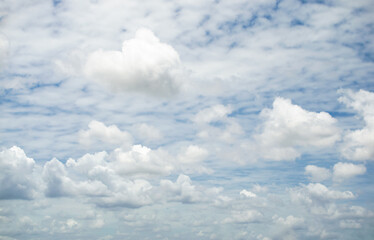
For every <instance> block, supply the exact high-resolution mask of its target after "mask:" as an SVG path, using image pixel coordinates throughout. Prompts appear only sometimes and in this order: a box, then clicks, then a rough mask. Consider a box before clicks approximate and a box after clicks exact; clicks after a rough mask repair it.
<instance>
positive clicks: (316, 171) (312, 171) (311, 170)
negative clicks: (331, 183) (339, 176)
mask: <svg viewBox="0 0 374 240" xmlns="http://www.w3.org/2000/svg"><path fill="white" fill-rule="evenodd" d="M305 174H306V175H308V178H309V179H310V180H311V181H313V182H322V181H324V180H327V179H329V178H330V177H331V172H330V170H329V169H327V168H323V167H317V166H314V165H308V166H306V167H305Z"/></svg>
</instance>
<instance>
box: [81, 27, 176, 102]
mask: <svg viewBox="0 0 374 240" xmlns="http://www.w3.org/2000/svg"><path fill="white" fill-rule="evenodd" d="M84 71H85V74H86V76H87V77H89V78H92V79H95V80H96V81H98V82H100V83H103V84H105V85H108V86H109V87H110V88H111V89H112V90H114V91H134V92H142V93H146V94H149V95H153V96H171V95H174V94H176V93H177V92H178V91H179V87H180V83H181V82H180V81H181V79H180V77H181V63H180V59H179V55H178V53H177V52H176V51H175V50H174V48H173V47H171V46H169V45H168V44H166V43H162V42H160V40H159V39H158V38H157V37H156V36H155V35H154V33H153V32H152V31H150V30H149V29H139V30H138V31H136V33H135V37H134V38H133V39H130V40H126V41H124V42H123V44H122V51H104V50H98V51H96V52H93V53H92V54H91V55H90V56H89V57H88V59H87V62H86V66H85V69H84Z"/></svg>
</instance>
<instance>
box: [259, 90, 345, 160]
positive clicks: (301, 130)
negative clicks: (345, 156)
mask: <svg viewBox="0 0 374 240" xmlns="http://www.w3.org/2000/svg"><path fill="white" fill-rule="evenodd" d="M261 116H262V118H263V119H264V120H265V121H264V123H263V125H262V133H260V134H259V135H257V136H255V140H256V141H257V143H258V144H259V146H260V147H261V148H262V149H263V151H262V157H263V158H265V159H272V160H292V159H295V158H297V157H299V156H300V152H299V151H298V150H297V149H296V148H297V147H328V146H332V145H333V144H334V143H335V142H336V141H337V140H338V139H339V138H340V134H339V129H338V128H337V127H336V126H335V123H336V119H334V118H333V117H331V116H330V114H328V113H326V112H320V113H316V112H309V111H307V110H304V109H302V108H301V107H300V106H297V105H294V104H292V103H291V100H289V99H284V98H280V97H278V98H276V99H275V100H274V102H273V109H264V110H262V112H261Z"/></svg>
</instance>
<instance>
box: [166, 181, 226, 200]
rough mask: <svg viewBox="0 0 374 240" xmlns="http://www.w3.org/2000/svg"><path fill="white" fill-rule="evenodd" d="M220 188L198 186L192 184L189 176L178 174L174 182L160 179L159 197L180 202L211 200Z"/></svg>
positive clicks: (215, 196) (217, 196)
mask: <svg viewBox="0 0 374 240" xmlns="http://www.w3.org/2000/svg"><path fill="white" fill-rule="evenodd" d="M221 191H222V189H221V188H208V189H203V188H199V187H198V186H195V185H193V184H192V181H191V179H190V177H188V176H187V175H184V174H180V175H179V176H178V179H177V181H176V182H172V181H170V180H161V181H160V192H159V194H161V195H162V197H161V199H164V200H168V201H177V202H182V203H197V202H213V201H214V200H215V199H216V198H219V195H218V194H219V193H220V192H221Z"/></svg>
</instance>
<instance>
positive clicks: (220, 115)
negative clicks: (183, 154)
mask: <svg viewBox="0 0 374 240" xmlns="http://www.w3.org/2000/svg"><path fill="white" fill-rule="evenodd" d="M231 112H232V109H231V107H230V106H224V105H222V104H219V105H213V106H211V107H208V108H204V109H202V110H200V111H199V112H198V113H197V114H196V115H195V116H194V117H193V118H192V120H193V122H194V123H196V124H197V126H198V127H199V129H200V131H199V133H198V134H197V136H198V137H200V138H203V139H214V140H220V141H223V142H225V143H233V142H235V140H237V138H238V136H240V135H242V134H243V129H242V127H241V126H240V124H238V123H237V122H236V121H235V119H234V118H231V117H229V116H228V115H229V114H230V113H231Z"/></svg>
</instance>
